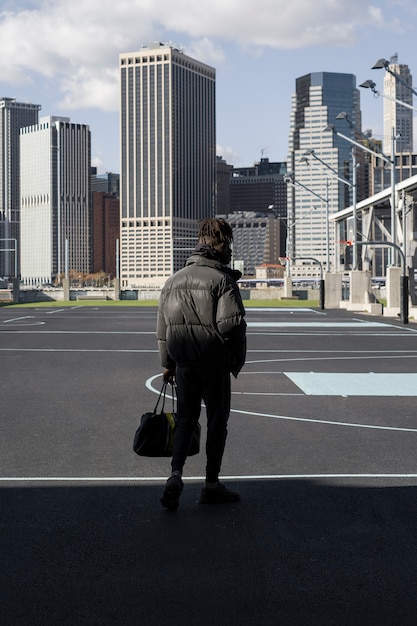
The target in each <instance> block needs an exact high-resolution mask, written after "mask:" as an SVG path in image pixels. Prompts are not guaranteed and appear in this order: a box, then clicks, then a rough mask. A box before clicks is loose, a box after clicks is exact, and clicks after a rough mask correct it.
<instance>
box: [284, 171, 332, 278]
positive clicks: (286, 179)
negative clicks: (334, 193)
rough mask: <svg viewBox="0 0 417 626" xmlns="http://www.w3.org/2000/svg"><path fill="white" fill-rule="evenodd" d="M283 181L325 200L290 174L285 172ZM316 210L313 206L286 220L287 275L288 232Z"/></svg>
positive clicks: (324, 199)
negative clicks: (292, 219) (294, 217)
mask: <svg viewBox="0 0 417 626" xmlns="http://www.w3.org/2000/svg"><path fill="white" fill-rule="evenodd" d="M284 183H285V184H287V185H291V186H292V187H296V185H298V186H299V187H302V188H303V189H305V190H306V191H307V192H308V193H311V194H312V195H313V196H315V197H316V198H318V199H319V200H321V201H322V202H327V201H326V198H323V196H320V195H319V194H318V193H316V192H315V191H313V190H312V189H310V188H309V187H307V186H306V185H304V184H303V183H300V181H299V180H296V179H295V178H294V176H293V175H292V174H286V175H285V176H284ZM316 210H317V207H316V206H313V207H312V208H311V209H310V210H309V211H306V212H305V213H303V214H302V215H300V217H298V218H297V219H296V220H294V221H293V222H292V223H291V224H288V222H287V238H286V244H285V245H286V252H287V267H286V272H287V276H290V274H291V271H290V264H289V261H290V260H291V257H290V254H289V244H290V238H289V232H290V230H292V229H293V228H294V226H295V225H296V224H298V222H300V221H301V220H302V219H304V218H305V217H307V215H310V213H312V212H313V211H316ZM293 239H294V238H293V237H292V236H291V247H293V245H294V242H293Z"/></svg>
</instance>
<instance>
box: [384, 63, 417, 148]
mask: <svg viewBox="0 0 417 626" xmlns="http://www.w3.org/2000/svg"><path fill="white" fill-rule="evenodd" d="M389 69H390V70H391V72H394V73H395V74H396V75H397V76H398V78H395V76H393V74H392V73H390V72H385V77H384V95H386V96H388V97H387V98H384V152H385V154H387V155H391V153H392V149H391V145H392V144H391V138H392V133H393V129H394V136H395V137H396V141H395V151H396V152H397V153H398V152H409V153H411V152H412V151H413V111H412V109H409V108H408V107H404V106H402V105H401V104H398V102H394V100H392V99H391V98H394V99H395V100H399V101H401V102H405V103H406V104H409V105H411V106H412V104H413V93H412V91H411V89H410V87H412V86H413V81H412V76H411V74H410V69H409V67H408V65H403V64H400V63H398V55H396V54H395V55H394V56H392V57H391V59H390V63H389ZM407 86H408V87H407Z"/></svg>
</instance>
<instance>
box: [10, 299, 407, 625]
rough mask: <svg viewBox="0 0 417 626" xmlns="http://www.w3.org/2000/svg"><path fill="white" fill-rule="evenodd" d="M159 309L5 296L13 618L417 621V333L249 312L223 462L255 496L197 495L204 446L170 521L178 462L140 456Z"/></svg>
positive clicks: (228, 476) (365, 320) (235, 481)
mask: <svg viewBox="0 0 417 626" xmlns="http://www.w3.org/2000/svg"><path fill="white" fill-rule="evenodd" d="M155 320H156V309H155V308H152V307H125V308H124V307H94V306H77V307H71V308H64V307H63V308H60V307H51V308H43V307H42V308H36V307H34V308H32V309H27V308H13V307H4V308H0V359H1V361H0V363H1V366H0V369H1V379H2V408H1V415H2V417H1V422H0V423H1V438H0V452H1V455H0V459H1V460H0V498H1V501H0V504H1V511H0V512H1V524H2V526H1V527H2V535H1V536H2V539H1V540H0V541H1V552H2V554H3V556H4V557H5V558H4V560H3V566H2V589H1V591H2V594H1V595H2V596H3V598H4V600H5V601H4V602H3V603H2V606H3V609H2V608H1V605H0V618H1V620H2V623H5V624H26V623H27V624H38V623H39V624H67V623H68V624H119V623H120V624H123V623H124V624H144V625H146V624H165V623H166V624H168V623H169V624H182V623H184V622H185V621H187V622H188V623H190V624H209V623H210V624H211V623H212V622H213V621H214V620H216V621H217V623H219V624H230V623H240V624H298V623H300V624H327V623H329V624H345V623H346V624H350V623H364V624H369V623H378V624H399V623H402V624H407V623H410V624H411V623H415V621H416V618H417V599H416V598H415V595H416V594H415V588H416V583H417V565H416V563H415V562H414V561H415V560H416V559H415V554H416V549H417V533H416V531H417V523H416V520H417V504H416V492H415V486H416V484H417V468H416V443H417V416H416V394H417V384H416V383H417V325H416V324H414V323H413V322H411V323H410V324H408V325H403V324H401V322H400V321H397V320H395V319H385V318H382V317H374V316H367V315H361V314H356V313H349V312H346V311H321V310H318V309H308V308H305V309H303V308H294V309H291V308H286V309H273V308H266V309H252V308H248V309H247V321H248V355H247V362H246V365H245V367H244V369H243V371H242V372H241V374H240V375H239V377H238V379H237V380H233V383H232V412H231V416H230V422H229V437H228V442H227V447H226V453H225V458H224V463H223V468H222V475H223V476H224V480H225V482H227V484H228V485H230V486H231V487H234V488H236V489H238V490H239V491H240V492H241V494H242V500H241V502H240V503H239V504H238V505H233V506H231V507H212V508H209V510H207V508H204V507H201V506H199V505H198V504H197V499H198V495H199V490H200V488H201V484H202V478H203V476H204V460H205V459H204V453H203V452H201V453H200V454H199V455H198V456H196V457H192V458H190V459H188V461H187V464H186V468H185V488H184V493H183V496H182V498H181V504H180V508H179V509H178V511H177V512H176V513H175V514H170V513H169V512H167V511H165V510H163V509H162V507H161V506H160V504H159V497H160V494H161V489H162V488H163V484H164V481H165V479H166V476H167V475H168V473H169V459H144V458H139V457H137V456H136V455H134V453H133V452H132V450H131V442H132V437H133V433H134V430H135V428H136V426H137V424H138V422H139V418H140V415H141V413H142V412H144V411H147V410H150V409H151V408H152V407H153V406H154V403H155V401H156V398H157V393H158V391H159V387H160V383H161V368H160V365H159V359H158V354H157V349H156V340H155ZM204 419H205V418H204V410H203V411H202V419H201V422H202V425H203V436H202V446H203V449H204V437H205V435H204ZM375 620H377V621H375Z"/></svg>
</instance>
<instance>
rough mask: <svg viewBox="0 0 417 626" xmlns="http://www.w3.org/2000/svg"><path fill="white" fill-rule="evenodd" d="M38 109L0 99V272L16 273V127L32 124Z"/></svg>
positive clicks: (5, 274) (17, 172)
mask: <svg viewBox="0 0 417 626" xmlns="http://www.w3.org/2000/svg"><path fill="white" fill-rule="evenodd" d="M40 109H41V106H40V105H39V104H28V103H26V102H16V100H15V99H14V98H1V99H0V276H14V275H15V273H16V274H18V273H19V268H18V267H17V268H16V267H15V260H17V264H18V258H19V255H20V245H19V243H20V241H19V240H20V229H19V222H20V211H19V206H20V191H19V179H20V173H19V130H20V129H21V128H22V127H24V126H30V125H31V124H36V123H37V121H38V116H39V111H40ZM16 248H17V254H15V250H16Z"/></svg>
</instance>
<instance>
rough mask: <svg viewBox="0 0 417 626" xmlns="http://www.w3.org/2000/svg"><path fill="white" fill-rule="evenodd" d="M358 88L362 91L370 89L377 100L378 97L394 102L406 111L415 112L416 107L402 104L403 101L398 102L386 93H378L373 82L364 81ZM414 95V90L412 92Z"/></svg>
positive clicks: (406, 103) (405, 103)
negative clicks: (362, 89)
mask: <svg viewBox="0 0 417 626" xmlns="http://www.w3.org/2000/svg"><path fill="white" fill-rule="evenodd" d="M359 87H363V88H364V89H370V90H371V91H372V93H373V94H374V95H375V96H376V97H377V98H378V96H382V97H383V98H386V99H387V100H391V102H396V103H397V104H399V105H400V106H402V107H407V109H411V110H412V111H417V109H416V107H413V105H412V104H408V102H403V100H398V99H397V98H394V96H389V95H388V94H387V93H382V91H378V89H377V88H376V84H375V83H374V81H373V80H365V81H364V82H363V83H361V84H360V85H359ZM412 91H413V93H415V91H414V89H413V90H412Z"/></svg>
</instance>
